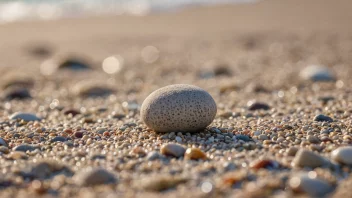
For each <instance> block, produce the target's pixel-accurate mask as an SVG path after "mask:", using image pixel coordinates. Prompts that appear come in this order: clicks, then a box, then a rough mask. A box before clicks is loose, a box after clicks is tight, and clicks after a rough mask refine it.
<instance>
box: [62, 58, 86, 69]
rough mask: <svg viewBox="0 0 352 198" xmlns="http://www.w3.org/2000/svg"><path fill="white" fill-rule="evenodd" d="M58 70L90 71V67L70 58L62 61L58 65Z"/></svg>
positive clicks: (81, 61) (83, 62)
mask: <svg viewBox="0 0 352 198" xmlns="http://www.w3.org/2000/svg"><path fill="white" fill-rule="evenodd" d="M59 69H70V70H74V71H81V70H87V69H91V67H90V66H89V65H88V64H87V63H86V62H85V61H83V60H79V59H77V58H70V59H67V60H65V61H63V62H62V63H61V64H60V65H59Z"/></svg>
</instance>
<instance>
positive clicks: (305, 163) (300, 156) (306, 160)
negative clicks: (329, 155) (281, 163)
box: [292, 149, 328, 168]
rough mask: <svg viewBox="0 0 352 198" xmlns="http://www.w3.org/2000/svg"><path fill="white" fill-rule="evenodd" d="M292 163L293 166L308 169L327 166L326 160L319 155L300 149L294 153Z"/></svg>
mask: <svg viewBox="0 0 352 198" xmlns="http://www.w3.org/2000/svg"><path fill="white" fill-rule="evenodd" d="M292 163H293V165H294V166H298V167H310V168H316V167H321V166H325V165H327V164H328V163H327V160H326V159H325V158H323V157H322V156H320V155H319V154H317V153H315V152H313V151H309V150H305V149H300V150H299V151H298V152H297V153H296V156H295V158H294V159H293V162H292Z"/></svg>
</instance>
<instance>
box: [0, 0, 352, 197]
mask: <svg viewBox="0 0 352 198" xmlns="http://www.w3.org/2000/svg"><path fill="white" fill-rule="evenodd" d="M351 8H352V2H351V1H348V0H338V1H332V0H326V1H318V0H311V1H304V0H266V1H260V2H257V3H251V4H238V5H237V4H236V5H217V6H209V7H190V8H187V9H184V10H180V11H174V12H166V13H152V14H149V15H146V16H127V15H121V16H100V17H87V18H74V19H59V20H54V21H26V22H24V21H22V22H21V21H19V22H13V23H7V24H1V25H0V72H1V73H0V76H1V78H0V79H1V80H0V86H1V89H2V93H1V103H0V108H1V111H0V119H1V120H0V129H1V130H0V170H1V173H0V197H4V198H5V197H29V196H30V197H40V196H41V197H100V198H102V197H108V198H112V197H349V196H352V194H351V192H350V191H349V188H351V187H352V182H351V180H352V177H351V176H350V174H351V167H352V160H351V159H352V149H351V143H352V134H351V133H352V127H351V123H352V117H351V116H352V109H351V107H352V97H351V94H350V93H351V88H350V87H349V84H350V83H351V82H352V80H351V78H350V76H351V74H352V67H351V65H352V56H351V54H352V36H351V33H352V26H351V25H350V23H351V19H352V12H351V11H350V10H351ZM312 65H318V66H319V67H318V69H316V68H314V69H312V70H313V71H311V70H309V71H308V70H305V69H307V68H309V66H312ZM316 70H319V71H318V72H317V71H316ZM314 72H315V74H316V73H318V74H316V75H318V76H314V75H315V74H314V75H313V74H312V73H314ZM319 72H320V73H319ZM322 76H323V77H322ZM321 79H323V80H321ZM171 84H192V85H196V86H198V87H201V88H202V89H204V90H206V91H207V92H208V93H209V94H210V95H211V96H212V97H213V99H214V100H215V102H216V105H217V114H216V117H215V119H214V121H213V122H212V123H211V124H210V125H209V126H208V127H207V128H206V129H204V130H202V131H199V132H196V133H189V132H179V131H174V132H171V133H157V132H154V131H153V130H152V129H149V128H148V127H147V126H146V125H145V123H143V121H142V120H141V119H140V112H139V111H140V107H141V105H142V103H143V101H144V99H145V98H146V97H147V96H148V95H149V94H150V93H152V92H153V91H155V90H157V89H159V88H161V87H164V86H167V85H171ZM18 112H21V113H18ZM24 113H29V115H28V114H24ZM168 144H177V146H176V147H173V146H174V145H173V146H170V147H165V146H166V145H168ZM179 147H183V149H184V151H183V150H182V148H179ZM191 148H199V149H200V150H197V151H195V152H200V154H199V155H195V157H193V158H192V157H190V158H189V156H188V157H187V156H186V155H187V154H185V156H184V153H185V150H187V149H191ZM338 148H340V149H341V148H347V149H346V150H339V149H338ZM165 149H169V150H165ZM173 149H176V150H177V149H179V150H180V149H181V151H183V152H181V153H182V154H181V155H180V156H178V153H177V152H176V151H174V150H173ZM175 152H176V153H177V154H175ZM199 156H203V157H199ZM204 156H206V157H204ZM92 168H93V169H92Z"/></svg>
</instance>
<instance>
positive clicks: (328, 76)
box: [300, 65, 336, 81]
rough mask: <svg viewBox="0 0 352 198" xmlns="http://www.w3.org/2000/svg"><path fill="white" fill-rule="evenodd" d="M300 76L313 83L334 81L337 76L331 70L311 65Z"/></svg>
mask: <svg viewBox="0 0 352 198" xmlns="http://www.w3.org/2000/svg"><path fill="white" fill-rule="evenodd" d="M300 76H301V77H302V78H303V79H306V80H311V81H334V80H336V79H335V76H334V74H333V73H332V72H331V71H330V69H329V68H327V67H324V66H320V65H311V66H308V67H306V68H304V69H303V70H302V71H301V73H300Z"/></svg>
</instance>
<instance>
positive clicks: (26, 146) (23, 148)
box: [13, 144, 39, 152]
mask: <svg viewBox="0 0 352 198" xmlns="http://www.w3.org/2000/svg"><path fill="white" fill-rule="evenodd" d="M38 148H39V147H36V146H32V145H29V144H21V145H19V146H16V147H15V148H13V150H14V151H22V152H27V151H34V150H35V149H38Z"/></svg>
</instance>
